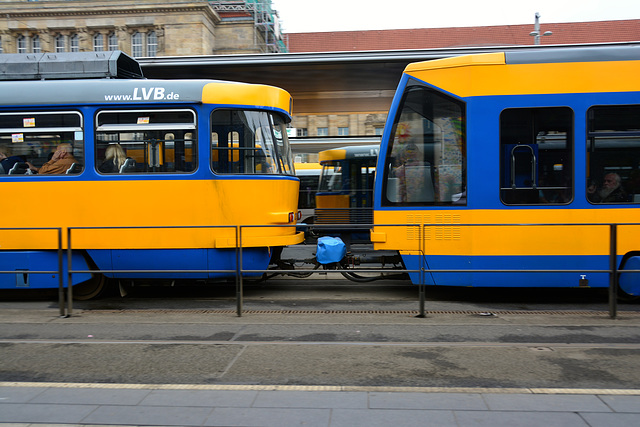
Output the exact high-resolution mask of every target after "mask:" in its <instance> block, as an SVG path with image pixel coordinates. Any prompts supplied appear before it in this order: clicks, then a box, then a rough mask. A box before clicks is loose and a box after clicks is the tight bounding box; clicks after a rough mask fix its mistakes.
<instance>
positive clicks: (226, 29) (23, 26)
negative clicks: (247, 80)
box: [0, 0, 265, 57]
mask: <svg viewBox="0 0 640 427" xmlns="http://www.w3.org/2000/svg"><path fill="white" fill-rule="evenodd" d="M0 16H1V17H2V18H0V53H47V52H91V51H107V50H122V51H123V52H126V53H127V54H129V55H131V56H133V57H149V56H189V55H212V54H221V53H224V54H230V53H244V54H247V53H262V52H264V51H265V50H264V48H263V47H262V43H261V40H262V38H263V36H262V34H261V31H260V29H259V28H258V27H256V26H255V25H253V24H252V22H251V21H247V20H245V21H242V20H241V21H233V20H232V21H229V22H226V21H225V20H224V19H223V18H221V16H220V14H219V13H218V12H217V11H216V10H214V8H213V7H212V5H211V4H210V2H209V1H206V0H186V1H159V0H135V1H134V0H109V1H102V0H71V1H60V0H38V1H29V0H0Z"/></svg>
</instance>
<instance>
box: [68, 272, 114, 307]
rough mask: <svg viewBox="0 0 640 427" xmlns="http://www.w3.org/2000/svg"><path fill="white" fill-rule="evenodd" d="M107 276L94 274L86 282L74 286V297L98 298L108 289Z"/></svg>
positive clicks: (80, 299)
mask: <svg viewBox="0 0 640 427" xmlns="http://www.w3.org/2000/svg"><path fill="white" fill-rule="evenodd" d="M106 285H107V278H106V277H104V275H102V274H94V275H93V277H92V278H91V279H89V280H87V281H85V282H82V283H79V284H77V285H75V286H74V287H73V299H74V300H77V301H87V300H90V299H92V298H96V297H97V296H99V295H100V294H101V293H102V292H104V290H105V289H106V287H107V286H106Z"/></svg>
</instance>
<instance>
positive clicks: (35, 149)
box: [0, 111, 84, 175]
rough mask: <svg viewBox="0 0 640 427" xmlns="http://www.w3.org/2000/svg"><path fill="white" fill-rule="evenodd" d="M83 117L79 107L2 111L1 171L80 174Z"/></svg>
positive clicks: (0, 115)
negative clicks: (57, 109)
mask: <svg viewBox="0 0 640 427" xmlns="http://www.w3.org/2000/svg"><path fill="white" fill-rule="evenodd" d="M83 165H84V132H83V117H82V115H81V114H80V112H77V111H35V112H34V111H24V112H3V113H0V174H3V175H34V174H38V173H40V174H47V175H51V174H57V175H61V174H69V175H75V174H79V173H80V172H82V170H83Z"/></svg>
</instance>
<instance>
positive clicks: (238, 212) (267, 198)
mask: <svg viewBox="0 0 640 427" xmlns="http://www.w3.org/2000/svg"><path fill="white" fill-rule="evenodd" d="M33 179H34V181H32V182H29V181H27V180H21V182H3V184H2V186H3V195H4V196H6V197H9V198H10V200H29V201H33V202H34V203H35V204H36V206H37V207H36V208H29V209H5V210H4V211H3V215H2V217H3V224H2V225H3V226H4V227H12V228H16V227H32V228H34V227H63V228H65V230H64V233H63V236H64V240H65V247H66V235H67V233H66V227H154V226H158V227H172V226H235V225H288V226H287V227H270V228H265V227H261V228H254V227H247V228H244V229H243V236H244V238H243V241H244V242H246V243H247V244H255V243H256V242H259V244H256V246H265V245H274V244H280V243H281V242H287V243H286V244H295V243H299V242H300V240H301V238H300V236H299V235H298V234H297V233H296V229H295V219H294V221H293V222H289V213H293V214H294V215H293V218H295V212H297V206H296V203H297V197H298V185H299V183H298V181H295V180H287V179H284V180H279V179H269V180H266V179H265V180H235V179H227V180H157V181H156V180H154V181H152V180H140V181H124V180H123V181H102V182H100V181H98V182H92V181H86V182H85V181H76V182H74V181H66V182H64V181H59V182H51V181H43V182H38V181H35V180H36V179H37V178H36V177H34V178H33ZM36 201H39V202H36ZM235 233H236V232H235V228H234V227H226V228H201V229H198V228H187V229H171V228H162V229H160V230H159V229H116V230H113V229H112V230H95V229H92V230H74V231H73V234H72V246H73V247H74V248H105V249H106V248H207V247H214V246H215V245H216V239H219V238H221V237H223V238H230V239H232V240H234V241H235ZM267 242H271V243H267ZM216 247H219V246H216ZM55 248H57V234H56V233H55V232H53V231H48V232H43V231H22V232H20V231H11V232H8V231H0V249H23V250H28V249H55Z"/></svg>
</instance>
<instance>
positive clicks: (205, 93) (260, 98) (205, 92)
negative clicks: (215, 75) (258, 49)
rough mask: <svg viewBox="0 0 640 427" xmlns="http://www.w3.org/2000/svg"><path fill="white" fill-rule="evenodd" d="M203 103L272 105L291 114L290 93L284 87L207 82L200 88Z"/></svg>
mask: <svg viewBox="0 0 640 427" xmlns="http://www.w3.org/2000/svg"><path fill="white" fill-rule="evenodd" d="M202 102H204V103H205V104H230V105H246V106H249V107H253V106H261V107H273V108H278V109H280V110H283V111H286V112H287V113H289V115H291V105H292V101H291V95H290V94H289V93H288V92H287V91H285V90H284V89H280V88H277V87H274V86H266V85H253V84H252V85H249V84H243V83H209V84H207V85H205V86H204V88H203V89H202Z"/></svg>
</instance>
